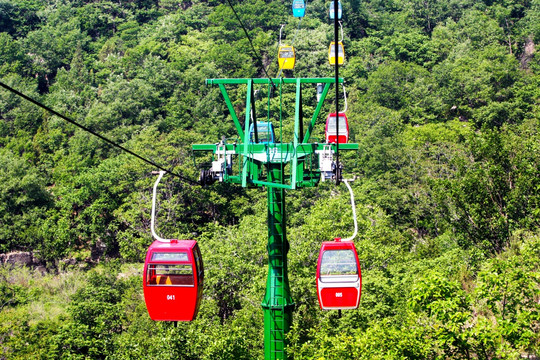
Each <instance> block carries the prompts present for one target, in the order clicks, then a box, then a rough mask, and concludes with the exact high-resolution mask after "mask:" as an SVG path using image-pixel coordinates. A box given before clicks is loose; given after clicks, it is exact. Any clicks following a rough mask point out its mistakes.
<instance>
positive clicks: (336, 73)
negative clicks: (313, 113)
mask: <svg viewBox="0 0 540 360" xmlns="http://www.w3.org/2000/svg"><path fill="white" fill-rule="evenodd" d="M332 1H334V46H335V48H334V53H335V54H336V55H338V54H339V51H338V0H332ZM340 25H341V24H340ZM342 31H343V27H342ZM342 34H343V32H342ZM334 72H335V79H336V82H335V88H336V139H339V87H338V84H339V61H337V59H336V61H335V68H334ZM336 170H337V174H336V185H339V181H340V178H341V173H340V170H339V141H336Z"/></svg>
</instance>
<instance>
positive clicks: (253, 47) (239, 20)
mask: <svg viewBox="0 0 540 360" xmlns="http://www.w3.org/2000/svg"><path fill="white" fill-rule="evenodd" d="M227 3H228V4H229V6H230V7H231V10H232V11H233V13H234V16H236V20H238V22H239V23H240V26H241V27H242V30H244V33H245V34H246V37H247V39H248V41H249V45H251V49H252V50H253V54H254V55H255V57H256V58H257V59H259V61H260V62H261V65H262V69H263V71H264V74H265V75H266V77H267V78H268V79H270V83H272V84H273V82H272V78H271V77H270V75H268V72H267V71H266V68H265V67H264V64H263V60H262V57H261V55H259V53H258V52H257V50H256V49H255V46H253V42H252V41H251V37H250V36H249V33H248V32H247V30H246V27H245V26H244V23H243V22H242V19H240V16H238V13H237V12H236V10H235V9H234V6H233V5H232V3H231V0H227Z"/></svg>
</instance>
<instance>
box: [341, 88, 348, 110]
mask: <svg viewBox="0 0 540 360" xmlns="http://www.w3.org/2000/svg"><path fill="white" fill-rule="evenodd" d="M341 85H342V86H343V100H344V102H345V109H343V111H341V112H342V113H346V112H347V91H346V90H345V80H343V83H342V84H341Z"/></svg>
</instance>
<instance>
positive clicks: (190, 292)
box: [143, 240, 204, 321]
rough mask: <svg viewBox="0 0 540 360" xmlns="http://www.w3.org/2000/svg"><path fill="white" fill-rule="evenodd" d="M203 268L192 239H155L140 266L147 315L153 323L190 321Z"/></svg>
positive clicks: (198, 297) (196, 305) (197, 301)
mask: <svg viewBox="0 0 540 360" xmlns="http://www.w3.org/2000/svg"><path fill="white" fill-rule="evenodd" d="M203 280H204V268H203V262H202V257H201V252H200V250H199V246H198V245H197V242H196V241H195V240H167V241H166V242H164V241H159V240H155V241H154V242H153V243H152V245H150V248H149V249H148V252H147V253H146V261H145V263H144V274H143V288H144V300H145V302H146V308H147V309H148V314H149V315H150V318H151V319H152V320H157V321H192V320H194V319H195V317H196V316H197V311H198V310H199V304H200V303H201V298H202V293H203Z"/></svg>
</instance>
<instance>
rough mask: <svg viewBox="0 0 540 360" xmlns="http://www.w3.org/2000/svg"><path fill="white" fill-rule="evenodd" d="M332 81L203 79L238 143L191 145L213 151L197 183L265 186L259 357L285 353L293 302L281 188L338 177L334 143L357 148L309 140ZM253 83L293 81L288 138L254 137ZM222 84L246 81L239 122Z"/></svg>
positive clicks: (283, 356)
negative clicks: (310, 102)
mask: <svg viewBox="0 0 540 360" xmlns="http://www.w3.org/2000/svg"><path fill="white" fill-rule="evenodd" d="M338 82H339V83H343V79H342V78H338ZM317 83H319V84H324V88H323V91H322V94H321V96H320V98H319V100H318V102H317V106H316V108H315V111H314V114H313V116H312V117H311V119H310V121H309V122H308V124H307V128H306V129H305V131H304V121H305V120H304V114H303V111H302V85H306V84H309V85H311V86H315V84H317ZM335 83H336V79H335V78H274V79H268V78H265V79H209V80H206V84H207V85H217V86H219V88H220V90H221V93H222V95H223V98H224V100H225V103H226V105H227V108H228V109H229V112H230V115H231V117H232V120H233V122H234V125H235V127H236V130H237V132H238V139H239V140H238V143H227V142H226V141H225V140H222V141H220V142H219V143H217V144H198V145H193V150H194V151H210V152H212V153H213V156H214V161H213V162H212V167H211V168H210V169H207V170H206V169H203V170H201V176H200V181H201V183H203V184H211V183H213V182H214V181H222V182H229V183H234V184H239V185H241V186H242V187H266V189H267V203H268V245H267V249H268V277H267V282H266V294H265V296H264V299H263V301H262V307H263V310H264V325H265V331H264V334H265V336H264V348H265V359H286V358H287V355H286V341H285V334H286V333H287V331H288V330H289V328H290V324H291V321H292V311H293V308H294V302H293V299H292V297H291V293H290V287H289V279H288V272H287V253H288V251H289V242H288V241H287V231H286V228H287V216H286V211H285V190H297V189H301V188H304V187H313V186H317V184H318V183H319V181H325V180H332V179H334V180H337V181H339V179H340V177H341V173H340V169H341V167H340V166H338V164H337V163H336V161H335V158H334V156H335V155H337V150H338V148H339V150H357V149H358V144H345V143H341V144H339V143H337V144H336V143H333V144H325V143H323V142H321V143H310V142H309V141H310V138H311V134H312V131H313V128H314V127H315V126H316V124H317V120H318V115H319V112H320V110H321V108H322V105H323V102H324V100H325V98H326V95H327V93H328V90H329V88H330V85H331V84H335ZM257 84H265V85H267V86H269V87H270V86H276V87H277V88H279V89H280V90H281V89H282V87H283V86H295V87H296V98H295V108H294V133H293V137H292V142H288V143H285V142H278V141H275V142H271V141H260V140H259V136H260V135H262V134H258V129H259V130H260V126H257V125H256V124H258V122H257V119H256V116H255V114H256V112H255V97H254V86H255V85H257ZM226 85H228V86H231V85H246V86H247V91H246V97H245V104H246V107H245V114H244V121H243V124H242V123H241V121H240V118H239V117H238V115H237V114H236V111H235V109H234V107H233V104H232V102H231V99H230V97H229V95H228V93H227V88H226V87H225V86H226ZM260 123H261V122H259V124H260ZM319 126H321V127H323V126H324V121H320V124H319ZM261 137H262V136H261ZM251 139H252V140H251ZM235 162H236V163H237V164H235ZM332 162H333V165H332ZM332 169H333V170H332Z"/></svg>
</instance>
